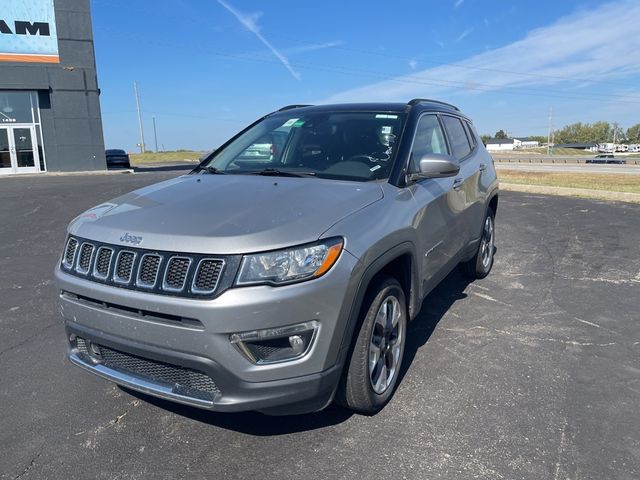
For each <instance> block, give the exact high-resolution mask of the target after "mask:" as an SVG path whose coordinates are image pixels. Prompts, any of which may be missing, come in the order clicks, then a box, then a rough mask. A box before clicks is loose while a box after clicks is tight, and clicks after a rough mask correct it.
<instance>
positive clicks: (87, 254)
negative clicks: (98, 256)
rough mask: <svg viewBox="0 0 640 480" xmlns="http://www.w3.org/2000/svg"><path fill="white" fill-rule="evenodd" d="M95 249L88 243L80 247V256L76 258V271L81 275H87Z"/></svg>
mask: <svg viewBox="0 0 640 480" xmlns="http://www.w3.org/2000/svg"><path fill="white" fill-rule="evenodd" d="M94 250H95V247H94V246H93V245H92V244H90V243H83V244H82V246H81V247H80V256H79V257H78V265H77V266H76V271H77V272H78V273H81V274H83V275H86V274H87V273H89V267H90V266H91V258H92V257H93V251H94Z"/></svg>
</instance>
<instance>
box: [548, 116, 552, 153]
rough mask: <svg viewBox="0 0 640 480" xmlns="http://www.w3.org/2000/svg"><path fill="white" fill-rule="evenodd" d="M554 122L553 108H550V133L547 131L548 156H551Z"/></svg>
mask: <svg viewBox="0 0 640 480" xmlns="http://www.w3.org/2000/svg"><path fill="white" fill-rule="evenodd" d="M552 120H553V107H549V120H548V127H549V129H548V131H547V155H551V129H552V128H553V126H552Z"/></svg>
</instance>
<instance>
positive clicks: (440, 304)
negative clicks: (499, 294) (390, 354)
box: [398, 268, 472, 383]
mask: <svg viewBox="0 0 640 480" xmlns="http://www.w3.org/2000/svg"><path fill="white" fill-rule="evenodd" d="M471 282H472V280H471V279H470V278H468V277H465V276H464V275H462V274H461V273H460V272H459V271H458V269H457V268H456V269H454V270H453V271H452V272H451V273H450V274H449V275H448V276H447V277H446V278H445V279H444V280H443V281H442V282H440V284H439V285H438V286H437V287H436V288H435V289H433V290H432V291H431V293H430V294H429V295H427V296H426V297H425V299H424V300H423V302H422V307H421V308H420V311H419V312H418V315H417V316H416V318H415V319H414V320H413V321H412V322H411V323H409V325H408V327H407V343H406V345H405V347H404V358H403V360H402V368H401V369H400V376H399V377H398V381H399V382H400V383H401V382H402V379H403V378H404V376H405V375H406V374H407V372H408V371H409V368H411V364H412V363H413V360H414V359H415V357H416V354H417V353H418V350H419V349H420V347H422V346H423V345H424V344H425V343H427V342H428V341H429V338H431V335H432V334H433V332H434V331H435V329H436V326H437V325H438V323H439V322H440V320H442V317H444V315H445V314H446V313H447V312H448V311H449V309H450V308H451V306H452V305H453V304H454V303H455V302H457V301H458V300H461V299H463V298H466V297H467V294H466V293H464V291H465V289H466V288H467V286H468V285H469V284H470V283H471Z"/></svg>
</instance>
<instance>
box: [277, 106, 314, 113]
mask: <svg viewBox="0 0 640 480" xmlns="http://www.w3.org/2000/svg"><path fill="white" fill-rule="evenodd" d="M311 106H312V105H287V106H286V107H282V108H280V109H278V110H277V111H278V112H284V111H285V110H293V109H294V108H302V107H311Z"/></svg>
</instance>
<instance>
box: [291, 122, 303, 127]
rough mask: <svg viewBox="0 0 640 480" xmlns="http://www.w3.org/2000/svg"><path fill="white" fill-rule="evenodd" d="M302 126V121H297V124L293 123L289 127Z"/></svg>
mask: <svg viewBox="0 0 640 480" xmlns="http://www.w3.org/2000/svg"><path fill="white" fill-rule="evenodd" d="M302 125H304V120H298V121H297V122H295V123H294V124H293V125H291V126H292V127H301V126H302Z"/></svg>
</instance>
